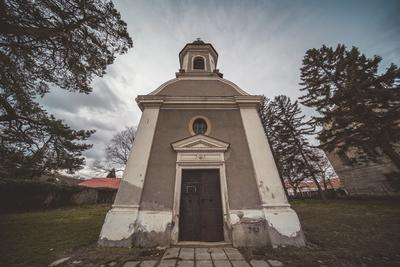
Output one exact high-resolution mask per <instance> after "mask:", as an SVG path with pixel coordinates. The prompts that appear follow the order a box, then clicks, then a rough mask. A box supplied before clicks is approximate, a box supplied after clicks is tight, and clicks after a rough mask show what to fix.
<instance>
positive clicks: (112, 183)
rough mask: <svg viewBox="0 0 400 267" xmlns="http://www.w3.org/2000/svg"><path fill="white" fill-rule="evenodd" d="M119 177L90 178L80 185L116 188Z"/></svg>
mask: <svg viewBox="0 0 400 267" xmlns="http://www.w3.org/2000/svg"><path fill="white" fill-rule="evenodd" d="M120 183H121V178H92V179H89V180H86V181H84V182H82V183H80V184H79V185H80V186H84V187H90V188H112V189H118V188H119V185H120Z"/></svg>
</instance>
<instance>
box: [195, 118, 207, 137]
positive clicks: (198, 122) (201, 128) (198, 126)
mask: <svg viewBox="0 0 400 267" xmlns="http://www.w3.org/2000/svg"><path fill="white" fill-rule="evenodd" d="M192 127H193V132H194V133H195V134H205V133H206V132H207V122H206V121H205V120H204V119H200V118H199V119H195V120H194V122H193V126H192Z"/></svg>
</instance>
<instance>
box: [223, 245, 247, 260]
mask: <svg viewBox="0 0 400 267" xmlns="http://www.w3.org/2000/svg"><path fill="white" fill-rule="evenodd" d="M224 251H225V253H226V255H227V256H228V258H229V259H230V260H231V261H232V260H244V258H243V256H242V254H240V252H239V250H237V249H236V248H224Z"/></svg>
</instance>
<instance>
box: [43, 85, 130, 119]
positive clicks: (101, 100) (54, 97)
mask: <svg viewBox="0 0 400 267" xmlns="http://www.w3.org/2000/svg"><path fill="white" fill-rule="evenodd" d="M93 87H94V89H93V92H92V93H90V94H82V93H74V92H68V91H66V90H62V89H59V88H53V89H52V90H51V92H50V93H49V94H47V95H45V97H44V98H43V99H41V100H40V102H41V103H42V104H43V105H44V106H46V107H48V108H50V109H52V110H62V111H67V112H70V113H76V112H78V111H79V110H80V109H83V108H85V109H88V110H90V111H117V110H118V108H119V107H120V106H122V105H123V101H122V100H121V99H120V98H119V97H117V96H116V95H115V93H114V92H113V90H112V89H111V88H110V87H109V86H108V85H107V84H106V82H105V81H103V80H98V81H96V83H95V84H94V85H93Z"/></svg>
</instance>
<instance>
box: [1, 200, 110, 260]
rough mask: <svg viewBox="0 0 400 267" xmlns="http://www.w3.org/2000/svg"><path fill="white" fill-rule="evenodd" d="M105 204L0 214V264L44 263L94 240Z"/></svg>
mask: <svg viewBox="0 0 400 267" xmlns="http://www.w3.org/2000/svg"><path fill="white" fill-rule="evenodd" d="M108 209H109V206H108V205H95V206H87V207H75V208H63V209H57V210H51V211H45V212H43V211H42V212H31V213H16V214H1V215H0V240H1V246H0V263H1V264H0V265H1V266H47V265H48V264H49V263H50V262H52V261H53V260H56V259H58V258H60V257H63V256H66V255H68V253H70V252H71V251H72V250H73V249H76V248H78V247H81V246H85V245H89V244H91V243H93V242H95V241H96V240H97V238H98V236H99V232H100V229H101V226H102V224H103V221H104V216H105V214H106V212H107V210H108Z"/></svg>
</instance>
